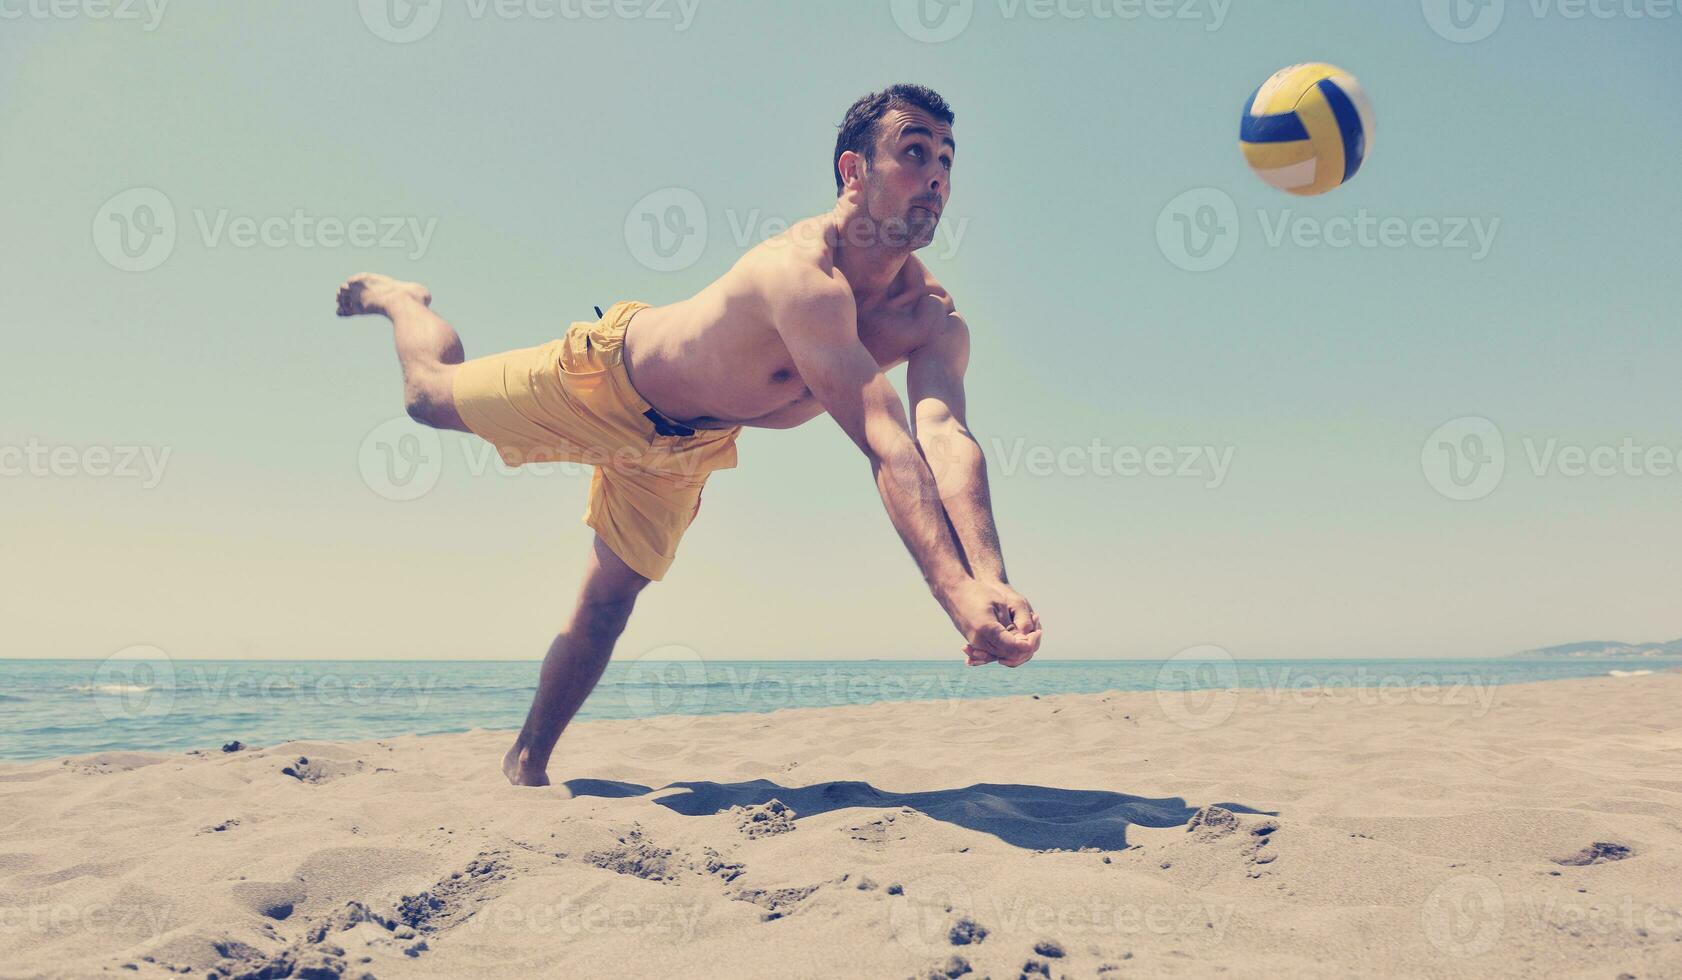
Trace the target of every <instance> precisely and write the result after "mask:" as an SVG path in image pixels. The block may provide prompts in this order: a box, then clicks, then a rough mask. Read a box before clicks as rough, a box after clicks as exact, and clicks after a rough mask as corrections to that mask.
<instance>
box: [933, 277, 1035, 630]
mask: <svg viewBox="0 0 1682 980" xmlns="http://www.w3.org/2000/svg"><path fill="white" fill-rule="evenodd" d="M940 302H941V307H942V309H941V316H942V322H941V324H940V326H939V327H938V328H937V330H936V331H935V335H934V336H933V338H931V339H930V340H929V342H928V343H926V344H924V345H923V346H922V347H919V348H918V349H917V350H915V351H913V352H912V354H911V356H910V358H909V359H908V361H907V364H906V375H905V376H906V386H907V388H908V389H909V394H910V400H911V417H912V431H913V433H915V435H916V439H917V444H918V446H919V448H920V449H921V450H922V452H923V455H924V457H925V458H926V459H927V460H928V463H929V469H930V471H931V472H932V473H933V474H934V478H935V483H936V486H937V487H938V488H939V493H940V499H941V503H942V505H943V506H944V508H945V510H946V517H947V520H948V521H949V523H950V525H951V527H952V532H953V534H954V535H955V536H956V537H957V539H958V542H959V545H960V546H961V547H962V549H963V553H964V557H965V559H966V560H967V562H968V565H969V568H970V571H971V574H973V575H974V576H975V578H976V579H977V580H978V581H981V582H983V583H990V584H993V585H995V586H996V587H997V588H996V589H995V591H996V593H997V594H998V597H999V600H998V601H999V602H1000V603H1001V604H1002V605H1004V606H1006V607H1007V608H1008V609H1009V618H1010V621H1011V623H1012V625H1013V626H1015V628H1016V629H1017V631H1018V632H1020V633H1023V634H1024V635H1026V634H1031V633H1037V632H1038V631H1039V629H1040V622H1039V617H1038V616H1037V615H1036V614H1035V613H1034V610H1033V607H1032V606H1030V605H1029V604H1028V601H1027V599H1025V598H1023V596H1022V595H1021V594H1020V593H1018V592H1016V590H1015V589H1012V588H1010V587H1009V579H1008V578H1007V577H1006V575H1005V565H1004V555H1003V552H1002V549H1001V548H1000V546H999V532H998V525H997V524H996V522H995V521H994V519H993V500H992V495H991V493H990V492H989V490H988V486H987V459H986V457H985V456H984V455H983V453H982V451H981V446H980V445H979V444H978V443H977V442H976V441H975V437H974V436H973V435H972V434H971V433H970V430H969V424H968V422H967V420H966V418H965V400H964V371H965V370H966V369H967V368H968V366H969V327H968V325H966V324H965V323H964V321H963V318H962V317H960V316H958V314H957V313H956V312H955V311H954V310H953V309H952V304H951V300H950V299H947V298H945V297H944V296H942V297H941V299H940Z"/></svg>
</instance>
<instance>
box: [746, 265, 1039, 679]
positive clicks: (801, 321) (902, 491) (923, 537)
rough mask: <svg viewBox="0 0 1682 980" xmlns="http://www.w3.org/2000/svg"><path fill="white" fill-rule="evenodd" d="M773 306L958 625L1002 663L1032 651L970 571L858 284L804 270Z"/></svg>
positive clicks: (810, 383) (806, 374) (798, 359)
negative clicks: (869, 334)
mask: <svg viewBox="0 0 1682 980" xmlns="http://www.w3.org/2000/svg"><path fill="white" fill-rule="evenodd" d="M772 307H773V309H772V314H773V321H774V322H775V323H776V324H777V330H778V331H779V333H781V335H782V339H783V343H784V344H785V345H786V346H787V348H788V352H789V355H790V356H791V357H792V358H793V359H794V364H795V368H796V369H797V370H798V371H799V372H800V376H801V378H802V379H803V380H804V381H805V382H806V386H807V387H809V388H810V389H811V390H812V394H813V396H814V397H815V398H817V400H818V402H819V403H820V404H822V405H823V407H824V408H825V410H827V411H828V412H829V414H830V416H831V417H832V418H834V419H835V421H836V423H837V424H838V425H840V426H841V429H842V431H844V432H846V433H847V436H848V437H849V438H851V439H852V440H853V442H854V444H855V445H857V446H858V447H859V449H860V451H862V452H863V453H864V455H865V457H866V458H867V459H869V460H870V467H871V472H872V474H873V475H874V476H875V479H876V488H877V492H878V493H880V494H881V497H882V504H883V506H884V507H886V508H887V511H888V517H889V519H890V520H891V521H892V522H893V525H894V528H895V530H897V531H898V532H899V536H900V538H901V540H903V541H904V542H905V546H906V549H907V550H908V551H910V552H911V556H912V558H913V559H915V560H916V562H917V566H918V568H920V569H921V570H922V572H923V578H924V580H925V581H927V582H928V584H929V589H930V591H932V592H933V593H934V596H935V598H936V599H937V600H938V601H939V602H940V604H941V606H942V607H943V608H944V609H945V610H946V612H947V614H948V615H949V616H951V618H952V622H953V624H954V625H955V626H957V627H958V631H959V632H960V633H962V634H963V635H964V638H965V640H966V641H968V642H969V644H970V645H971V646H972V647H974V648H977V649H980V650H982V651H985V652H986V653H988V654H991V655H992V656H993V657H994V658H996V659H1000V660H1005V659H1007V658H1008V659H1016V658H1017V657H1019V656H1021V655H1022V654H1023V653H1024V651H1027V652H1028V654H1029V655H1031V650H1029V649H1028V644H1029V641H1028V640H1027V639H1026V638H1024V637H1022V636H1020V635H1017V634H1015V633H1012V632H1009V631H1008V630H1006V629H1005V627H1004V625H1003V624H1001V623H1000V622H999V620H998V617H997V616H995V615H994V614H993V613H992V600H991V596H990V595H989V594H988V593H987V592H986V591H985V590H984V589H983V588H981V587H980V585H979V584H978V583H977V582H976V580H975V579H973V578H972V577H971V576H970V574H969V572H968V571H967V570H966V569H965V567H964V563H963V559H962V558H961V557H960V555H959V553H958V545H957V542H956V541H955V540H954V539H953V537H952V532H951V530H950V529H949V528H948V526H947V523H946V513H945V511H944V509H942V507H941V505H940V492H939V488H938V486H937V485H936V483H935V480H934V476H933V475H932V474H931V473H930V472H929V467H928V464H927V463H926V462H925V461H924V460H923V456H922V453H920V452H919V451H918V448H917V444H916V441H915V440H914V439H913V438H912V436H911V432H910V428H909V426H908V424H907V422H906V415H905V407H904V405H903V404H902V403H901V402H900V400H899V394H898V393H897V392H895V391H894V388H893V385H892V384H890V383H889V381H888V379H887V378H886V377H884V376H883V374H882V372H881V369H880V368H878V367H877V365H876V359H875V358H873V357H872V356H871V355H870V352H869V351H868V350H866V349H865V347H864V344H863V343H862V342H860V340H859V336H858V311H857V308H856V306H855V305H854V302H853V294H852V290H851V288H849V287H848V285H847V284H846V282H845V281H842V280H841V279H839V278H838V277H831V276H829V275H826V274H824V273H822V272H820V271H818V270H810V271H803V272H801V273H799V274H797V275H796V276H794V277H791V280H790V281H785V282H781V283H779V284H778V289H777V291H776V294H775V298H774V299H773V300H772Z"/></svg>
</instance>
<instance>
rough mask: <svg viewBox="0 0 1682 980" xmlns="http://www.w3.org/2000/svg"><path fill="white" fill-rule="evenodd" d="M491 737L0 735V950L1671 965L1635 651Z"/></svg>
mask: <svg viewBox="0 0 1682 980" xmlns="http://www.w3.org/2000/svg"><path fill="white" fill-rule="evenodd" d="M814 669H821V668H814ZM988 669H992V668H988ZM237 734H238V733H232V732H231V733H229V735H230V737H236V736H237ZM508 741H509V736H508V735H507V734H506V733H495V732H470V733H466V734H460V735H435V736H426V737H413V736H411V737H404V738H394V739H386V740H382V741H375V742H362V743H338V744H329V743H305V742H298V743H290V744H286V745H278V746H272V747H261V748H246V749H244V750H242V751H237V752H228V753H224V752H219V751H216V750H214V749H213V750H210V751H208V752H204V753H200V754H192V755H184V754H180V753H173V754H150V753H108V754H105V755H99V756H84V757H77V758H69V759H62V760H52V761H48V762H39V763H29V764H11V765H4V766H0V827H3V828H4V830H3V831H0V976H4V977H35V976H52V977H57V976H66V977H82V976H107V977H110V976H116V977H141V978H145V977H160V976H166V975H168V976H181V975H183V974H190V975H192V976H195V977H204V976H206V975H207V973H209V974H214V975H215V976H217V977H222V978H226V977H233V976H250V977H282V976H300V977H338V976H344V977H360V976H363V975H365V974H368V975H373V976H376V977H380V978H391V977H452V978H454V977H510V978H512V977H531V976H569V977H570V976H590V977H597V976H660V977H671V976H696V975H707V976H723V977H778V978H788V977H817V976H836V975H852V976H870V977H907V976H957V975H965V976H974V977H982V976H991V977H1018V976H1022V975H1027V976H1047V977H1059V976H1070V977H1094V976H1104V977H1128V976H1163V975H1166V976H1204V975H1210V974H1215V973H1220V974H1223V975H1226V976H1233V977H1264V976H1266V977H1272V976H1336V977H1347V976H1354V975H1411V976H1478V977H1495V976H1525V975H1542V974H1546V975H1551V976H1585V977H1603V978H1606V980H1613V978H1617V977H1620V976H1624V975H1629V976H1635V977H1664V976H1671V977H1675V976H1682V675H1678V674H1675V673H1660V674H1655V675H1650V676H1641V677H1622V678H1611V677H1608V678H1599V679H1592V680H1576V681H1556V682H1548V683H1539V684H1524V685H1514V686H1509V687H1498V688H1483V689H1430V688H1401V689H1397V688H1391V689H1366V690H1361V691H1351V690H1342V691H1335V690H1333V691H1326V690H1314V691H1307V692H1298V691H1278V692H1269V691H1246V692H1206V693H1201V694H1194V695H1175V694H1168V695H1161V696H1158V695H1155V694H1151V693H1126V694H1121V693H1116V694H1099V695H1066V696H1056V697H1043V698H1034V697H1017V698H1008V699H1000V700H989V701H945V702H921V703H898V704H874V705H868V706H862V707H847V708H823V709H804V710H786V711H779V712H775V713H772V714H758V715H730V716H712V717H703V718H662V719H651V720H645V721H617V722H587V723H579V724H577V725H575V726H574V727H573V729H572V730H571V731H569V732H568V734H567V735H566V737H565V739H563V741H562V743H561V749H560V751H559V752H558V753H557V755H556V758H555V762H554V764H553V766H552V767H551V771H550V772H551V776H552V777H554V778H555V779H556V780H557V783H558V784H561V785H557V786H555V787H551V788H549V789H545V790H519V789H514V788H512V787H510V786H508V785H507V784H506V783H505V782H504V781H503V779H502V776H501V775H500V773H499V772H498V770H497V764H498V761H499V759H500V758H501V755H502V752H503V750H504V748H506V746H507V744H508Z"/></svg>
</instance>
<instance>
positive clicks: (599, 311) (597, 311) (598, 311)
mask: <svg viewBox="0 0 1682 980" xmlns="http://www.w3.org/2000/svg"><path fill="white" fill-rule="evenodd" d="M590 308H591V309H593V310H595V311H596V319H598V320H600V319H601V318H602V308H601V307H599V306H592V307H590Z"/></svg>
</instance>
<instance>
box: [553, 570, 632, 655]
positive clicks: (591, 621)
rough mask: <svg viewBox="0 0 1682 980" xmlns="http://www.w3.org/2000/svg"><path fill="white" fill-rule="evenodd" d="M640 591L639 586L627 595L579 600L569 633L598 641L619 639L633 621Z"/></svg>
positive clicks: (587, 597)
mask: <svg viewBox="0 0 1682 980" xmlns="http://www.w3.org/2000/svg"><path fill="white" fill-rule="evenodd" d="M645 584H646V583H645ZM640 591H642V587H641V586H640V585H639V586H636V587H635V588H634V589H632V590H631V591H629V592H628V593H625V594H620V595H614V596H586V597H585V598H583V599H581V600H579V603H578V609H577V610H576V611H574V613H573V616H572V622H571V623H570V624H569V625H568V627H567V631H568V632H569V633H575V634H582V635H584V636H587V637H589V638H590V639H592V640H596V641H611V640H616V639H618V638H619V634H620V633H623V632H624V631H625V624H626V623H628V622H630V620H631V610H632V609H634V608H635V607H636V604H637V593H638V592H640Z"/></svg>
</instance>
